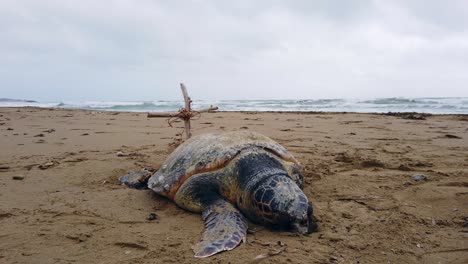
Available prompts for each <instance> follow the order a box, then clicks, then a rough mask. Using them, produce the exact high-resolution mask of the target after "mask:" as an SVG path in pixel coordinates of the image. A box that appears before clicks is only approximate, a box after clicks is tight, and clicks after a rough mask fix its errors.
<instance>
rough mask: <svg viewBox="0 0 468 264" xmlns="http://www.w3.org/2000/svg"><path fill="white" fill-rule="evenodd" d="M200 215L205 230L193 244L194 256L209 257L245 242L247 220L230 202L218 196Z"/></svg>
mask: <svg viewBox="0 0 468 264" xmlns="http://www.w3.org/2000/svg"><path fill="white" fill-rule="evenodd" d="M202 217H203V221H204V222H205V231H204V232H203V235H202V239H201V241H200V242H199V243H198V244H196V245H195V246H194V252H195V257H197V258H205V257H209V256H212V255H214V254H216V253H219V252H221V251H225V250H231V249H233V248H235V247H236V246H237V245H239V243H240V242H241V241H244V242H245V240H246V236H247V221H246V220H245V217H244V216H243V215H242V214H241V213H240V212H239V210H238V209H237V208H235V207H234V205H232V204H231V203H229V202H227V201H225V200H224V199H221V198H219V199H217V200H215V201H214V202H213V203H211V204H210V205H208V206H206V207H205V208H204V210H203V213H202Z"/></svg>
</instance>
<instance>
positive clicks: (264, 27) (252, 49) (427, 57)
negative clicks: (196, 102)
mask: <svg viewBox="0 0 468 264" xmlns="http://www.w3.org/2000/svg"><path fill="white" fill-rule="evenodd" d="M180 82H184V83H186V85H187V87H188V88H189V93H190V94H191V96H192V98H193V99H278V98H303V99H306V98H307V99H315V98H339V97H344V98H364V97H365V98H369V97H396V96H409V97H423V96H424V97H429V96H431V97H437V96H468V1H466V0H458V1H457V0H451V1H441V0H440V1H438V0H395V1H391V0H355V1H343V0H323V1H309V0H302V1H300V0H297V1H295V0H288V1H286V0H285V1H275V0H256V1H252V0H236V1H233V0H225V1H223V0H211V1H210V0H206V1H202V0H198V1H196V0H192V1H189V0H186V1H178V0H166V1H163V0H161V1H149V0H146V1H145V0H115V1H104V0H99V1H96V0H79V1H78V0H74V1H69V0H61V1H52V0H41V1H37V0H2V1H1V2H0V97H8V98H24V99H36V100H42V101H60V100H173V99H180V97H181V95H180V90H179V83H180Z"/></svg>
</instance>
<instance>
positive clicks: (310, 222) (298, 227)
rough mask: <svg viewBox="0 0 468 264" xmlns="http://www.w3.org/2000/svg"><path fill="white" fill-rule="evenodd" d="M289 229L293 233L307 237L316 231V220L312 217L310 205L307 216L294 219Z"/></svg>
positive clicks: (310, 205)
mask: <svg viewBox="0 0 468 264" xmlns="http://www.w3.org/2000/svg"><path fill="white" fill-rule="evenodd" d="M291 228H292V231H293V232H295V233H298V234H302V235H308V234H310V233H312V232H315V231H316V230H317V218H315V216H314V215H313V208H312V203H310V202H309V204H308V208H307V215H306V216H304V217H302V218H296V219H294V220H293V221H292V223H291Z"/></svg>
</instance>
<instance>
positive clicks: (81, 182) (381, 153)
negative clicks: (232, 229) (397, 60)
mask: <svg viewBox="0 0 468 264" xmlns="http://www.w3.org/2000/svg"><path fill="white" fill-rule="evenodd" d="M406 118H407V117H406ZM406 118H405V116H386V115H377V114H342V113H248V112H243V113H232V112H219V113H209V114H203V115H202V117H201V119H199V120H196V121H193V123H192V126H193V134H194V135H197V134H201V133H205V132H211V131H233V130H243V129H247V130H251V131H257V132H260V133H263V134H265V135H267V136H269V137H271V138H273V139H274V140H276V141H277V142H279V143H281V144H282V145H284V146H285V147H286V148H287V149H288V150H289V151H290V152H292V153H293V154H294V155H295V156H296V158H297V159H298V160H300V161H301V162H302V163H303V165H304V166H305V171H304V176H305V188H304V191H305V193H306V195H307V196H308V197H309V198H310V200H311V201H312V202H313V203H314V206H315V212H316V215H317V217H318V218H319V221H320V222H319V231H318V232H317V233H313V234H312V235H310V236H307V237H306V236H292V235H291V234H290V233H287V232H276V231H271V230H269V229H267V228H264V227H262V226H257V225H253V224H250V227H251V229H253V230H255V232H254V233H253V234H249V235H248V238H247V243H246V244H243V245H241V246H239V247H238V248H236V249H234V250H233V251H229V252H225V253H222V254H218V255H216V256H213V257H211V258H208V259H202V260H200V259H195V258H193V252H192V250H191V246H192V245H193V244H195V243H196V242H198V240H199V238H200V234H201V232H202V229H203V223H202V221H201V217H200V215H197V214H192V213H189V212H186V211H184V210H182V209H179V208H178V207H177V206H176V205H175V204H173V203H172V202H170V201H168V200H167V199H164V198H161V197H159V196H157V195H155V194H153V193H152V192H151V191H148V190H146V191H138V190H133V189H128V188H126V187H124V186H121V185H119V182H118V178H119V176H121V175H124V174H125V173H126V172H127V171H130V170H139V169H142V168H153V169H156V168H158V166H159V164H161V163H162V162H163V161H164V159H165V157H167V155H168V154H169V153H170V152H171V151H172V149H173V146H171V145H173V144H174V143H175V142H177V139H178V136H176V134H177V133H181V131H182V127H183V124H182V123H174V125H175V127H174V128H171V127H169V126H168V124H167V121H166V119H164V118H162V119H147V118H146V114H145V113H113V112H95V111H81V110H59V109H37V108H0V148H1V151H0V238H1V239H0V263H252V262H257V261H261V262H262V263H467V262H468V219H467V218H468V116H460V115H443V116H442V115H434V116H429V117H427V119H426V120H414V119H406ZM415 174H422V175H424V176H425V177H427V179H426V180H422V181H415V180H413V179H412V178H411V177H412V176H413V175H415ZM151 213H155V214H156V219H155V220H148V216H149V215H150V214H151ZM269 252H270V253H273V254H271V256H270V255H268V253H269ZM275 253H277V254H275ZM259 255H262V257H265V256H266V257H265V258H262V259H260V260H254V259H255V258H256V257H257V256H259Z"/></svg>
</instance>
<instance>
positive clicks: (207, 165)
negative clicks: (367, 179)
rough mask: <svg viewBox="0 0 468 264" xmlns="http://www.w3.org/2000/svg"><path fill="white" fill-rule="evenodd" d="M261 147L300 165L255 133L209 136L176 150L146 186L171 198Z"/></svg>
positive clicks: (195, 139) (227, 133)
mask: <svg viewBox="0 0 468 264" xmlns="http://www.w3.org/2000/svg"><path fill="white" fill-rule="evenodd" d="M249 148H262V149H264V150H267V151H269V152H271V153H273V154H275V155H277V156H278V157H280V158H281V159H283V160H286V161H289V162H294V163H295V164H297V165H298V166H299V167H301V164H300V163H299V162H298V161H297V160H296V159H295V158H294V156H293V155H292V154H291V153H289V152H288V151H287V150H286V149H285V148H284V147H283V146H281V145H280V144H278V143H276V142H275V141H274V140H272V139H270V138H268V137H266V136H264V135H262V134H259V133H255V132H247V131H234V132H226V133H208V134H202V135H199V136H196V137H193V138H191V139H189V140H187V141H186V142H184V143H183V144H182V145H180V146H179V147H177V148H176V149H175V150H174V152H172V154H171V155H169V157H168V158H167V159H166V161H165V162H164V163H163V165H162V166H161V168H160V169H159V170H158V171H157V172H156V173H155V174H154V175H153V176H151V178H150V179H149V181H148V187H149V188H150V189H152V190H154V191H155V192H157V193H159V194H161V195H164V196H166V197H168V198H170V199H173V198H174V195H175V194H176V193H177V190H178V189H179V187H180V186H181V185H182V184H183V183H184V182H185V181H186V180H187V179H188V178H190V177H191V176H193V175H196V174H199V173H204V172H210V171H214V170H218V169H222V168H224V167H225V166H226V165H227V164H228V163H229V161H231V160H232V159H234V157H236V156H237V155H238V154H239V153H240V152H241V151H242V150H245V149H249Z"/></svg>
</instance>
